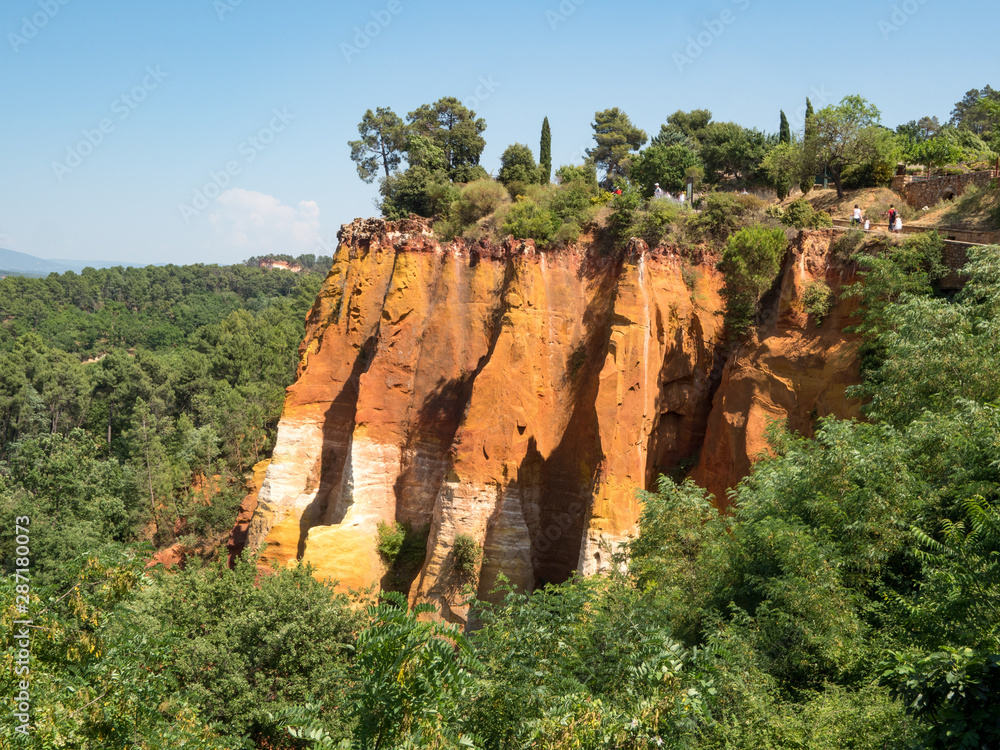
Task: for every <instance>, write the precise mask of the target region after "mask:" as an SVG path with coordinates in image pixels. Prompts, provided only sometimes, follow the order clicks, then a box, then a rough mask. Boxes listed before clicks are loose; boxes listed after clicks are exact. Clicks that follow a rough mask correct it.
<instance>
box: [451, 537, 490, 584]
mask: <svg viewBox="0 0 1000 750" xmlns="http://www.w3.org/2000/svg"><path fill="white" fill-rule="evenodd" d="M482 556H483V550H482V547H480V546H479V544H478V542H476V540H475V539H474V538H473V537H471V536H470V535H468V534H457V535H456V536H455V541H454V543H453V545H452V559H453V560H454V563H455V570H456V571H457V572H458V574H459V576H461V577H462V578H471V577H472V576H473V575H475V573H476V568H477V567H478V565H479V561H480V559H481V558H482Z"/></svg>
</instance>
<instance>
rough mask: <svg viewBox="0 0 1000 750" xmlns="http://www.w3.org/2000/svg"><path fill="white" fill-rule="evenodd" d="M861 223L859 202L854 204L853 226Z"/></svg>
mask: <svg viewBox="0 0 1000 750" xmlns="http://www.w3.org/2000/svg"><path fill="white" fill-rule="evenodd" d="M860 223H861V209H860V208H858V204H857V203H855V204H854V211H853V212H852V213H851V226H852V227H856V226H858V225H859V224H860Z"/></svg>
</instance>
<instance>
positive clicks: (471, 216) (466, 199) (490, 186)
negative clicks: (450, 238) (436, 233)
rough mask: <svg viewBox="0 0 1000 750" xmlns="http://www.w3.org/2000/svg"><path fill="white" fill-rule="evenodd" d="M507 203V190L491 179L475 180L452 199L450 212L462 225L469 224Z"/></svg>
mask: <svg viewBox="0 0 1000 750" xmlns="http://www.w3.org/2000/svg"><path fill="white" fill-rule="evenodd" d="M502 203H507V191H506V190H504V188H503V185H501V184H499V183H497V182H494V181H493V180H489V179H486V180H476V181H475V182H470V183H469V184H468V185H466V186H465V187H463V188H462V191H461V192H460V193H459V196H458V198H457V199H456V200H454V201H452V204H451V213H452V215H453V216H454V217H455V218H456V219H458V221H459V222H460V223H461V224H462V226H465V227H467V226H470V225H472V224H475V223H476V222H477V221H479V220H480V219H482V218H483V217H485V216H489V215H490V214H491V213H493V212H494V211H496V210H497V208H498V207H499V206H500V205H501V204H502Z"/></svg>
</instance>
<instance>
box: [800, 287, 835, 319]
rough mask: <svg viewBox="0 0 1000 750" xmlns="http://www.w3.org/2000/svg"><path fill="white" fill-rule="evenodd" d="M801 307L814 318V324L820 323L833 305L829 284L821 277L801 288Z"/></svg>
mask: <svg viewBox="0 0 1000 750" xmlns="http://www.w3.org/2000/svg"><path fill="white" fill-rule="evenodd" d="M802 307H803V309H805V311H806V313H808V314H809V315H812V316H813V317H814V318H815V319H816V325H818V326H819V325H822V324H823V318H825V317H826V316H827V314H828V313H829V312H830V310H831V308H832V307H833V291H832V290H831V289H830V286H829V285H828V284H827V283H826V282H825V281H823V280H822V279H816V280H815V281H810V282H809V283H808V284H806V288H805V289H804V290H802Z"/></svg>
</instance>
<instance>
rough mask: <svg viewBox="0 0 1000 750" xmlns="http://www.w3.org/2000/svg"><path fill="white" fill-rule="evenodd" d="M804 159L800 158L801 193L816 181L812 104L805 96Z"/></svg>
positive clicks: (814, 127)
mask: <svg viewBox="0 0 1000 750" xmlns="http://www.w3.org/2000/svg"><path fill="white" fill-rule="evenodd" d="M803 151H804V157H805V158H804V159H803V160H802V161H803V163H802V175H801V176H800V178H799V179H800V182H799V188H800V189H801V190H802V195H805V194H806V193H808V192H809V191H810V190H812V187H813V183H815V181H816V164H815V160H816V159H815V157H816V125H815V122H814V120H813V105H812V102H811V101H809V97H806V129H805V137H804V139H803Z"/></svg>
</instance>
